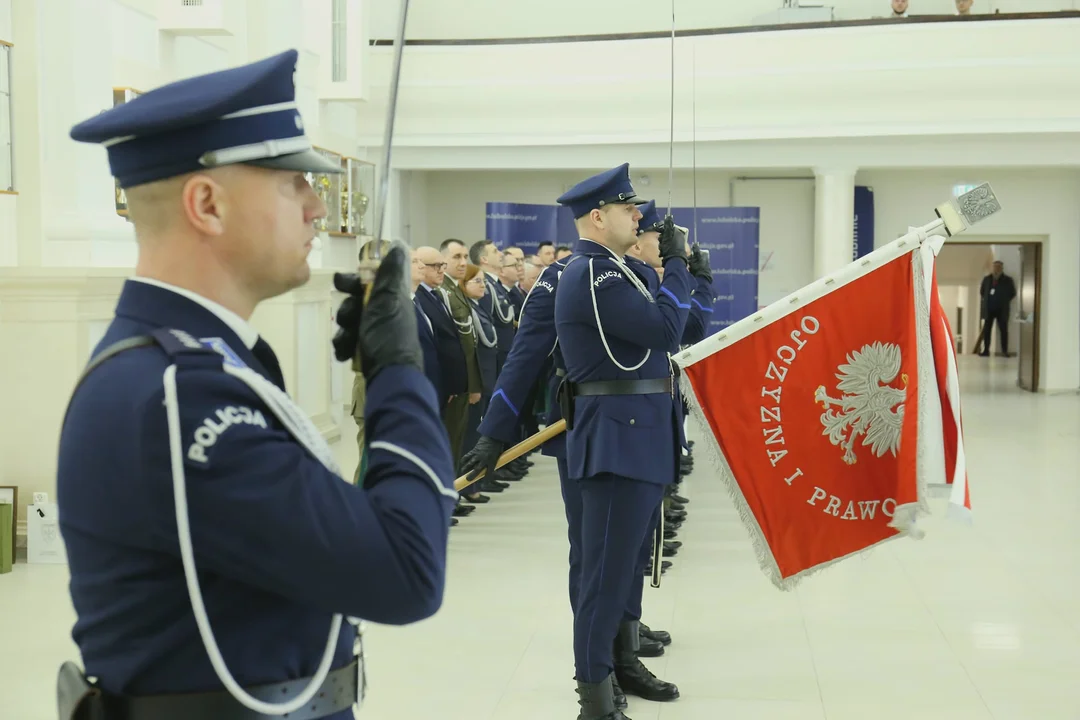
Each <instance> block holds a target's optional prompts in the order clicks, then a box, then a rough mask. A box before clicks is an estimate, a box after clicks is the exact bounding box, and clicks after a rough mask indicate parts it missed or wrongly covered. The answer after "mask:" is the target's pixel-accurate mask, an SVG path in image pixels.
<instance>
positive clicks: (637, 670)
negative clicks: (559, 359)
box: [555, 164, 691, 720]
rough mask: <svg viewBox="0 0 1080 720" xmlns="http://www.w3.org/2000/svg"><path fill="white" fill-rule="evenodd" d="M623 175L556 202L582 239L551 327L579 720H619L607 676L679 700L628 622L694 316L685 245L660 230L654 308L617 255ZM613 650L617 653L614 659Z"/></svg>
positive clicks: (626, 230)
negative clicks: (573, 512) (577, 552)
mask: <svg viewBox="0 0 1080 720" xmlns="http://www.w3.org/2000/svg"><path fill="white" fill-rule="evenodd" d="M643 202H644V201H642V200H639V199H637V197H636V195H635V193H634V189H633V187H632V185H631V184H630V175H629V166H628V164H623V165H620V166H619V167H617V168H614V169H612V170H609V171H607V172H604V173H601V174H600V175H597V176H594V177H592V178H589V179H588V180H585V181H583V182H581V183H579V184H578V185H576V186H574V187H573V188H571V189H570V190H569V191H567V192H566V193H565V194H564V195H563V196H562V197H560V198H559V203H560V204H562V205H566V206H568V207H569V208H570V209H571V211H572V212H573V215H574V218H575V224H576V225H577V228H578V233H579V234H580V236H581V239H580V240H578V242H577V244H576V245H575V248H574V253H575V257H577V259H576V260H575V261H574V262H571V263H570V264H569V265H568V266H567V268H566V270H564V271H563V275H562V278H561V279H560V282H559V292H558V294H557V297H556V300H555V326H556V332H557V334H558V339H559V346H560V348H561V349H562V354H563V358H564V361H565V365H566V378H565V379H564V382H563V385H562V387H561V388H560V398H561V402H562V404H563V413H564V416H565V417H566V418H567V420H568V427H569V431H568V435H567V438H566V464H567V472H568V474H569V476H570V477H572V478H576V479H577V481H578V483H579V485H580V489H581V500H582V530H581V543H582V548H581V558H582V570H581V577H582V586H581V591H580V595H579V597H578V609H577V615H576V617H575V621H574V656H575V665H576V667H577V680H578V688H577V689H578V694H579V703H580V705H581V715H580V717H581V720H597V719H604V720H622V718H624V717H625V716H624V715H623V714H622V713H621V712H620V711H619V710H618V709H617V708H616V707H615V705H614V703H613V700H612V693H611V681H612V674H613V673H614V675H615V677H616V678H617V680H618V682H619V684H620V685H621V686H622V688H623V690H624V691H625V692H626V693H628V694H629V693H634V694H638V695H643V696H647V697H649V698H650V699H653V700H673V699H675V698H677V697H678V696H679V692H678V689H677V688H676V687H675V686H674V685H672V684H671V683H666V682H664V681H662V680H659V679H657V678H656V677H655V676H654V675H652V673H650V672H649V671H648V670H647V669H646V668H645V666H644V665H643V664H642V663H641V661H640V660H638V659H637V656H636V648H637V644H638V637H639V628H638V626H637V623H635V622H627V621H626V620H625V618H624V610H625V605H626V602H627V600H628V596H629V594H630V591H631V585H632V581H633V577H634V575H635V565H636V563H637V558H638V554H639V551H640V549H641V547H642V543H643V542H644V541H645V538H646V536H647V534H648V531H649V525H650V521H651V519H652V518H653V516H654V513H655V512H656V509H657V507H658V506H659V505H660V502H661V499H662V497H663V491H664V486H666V485H669V484H671V482H673V481H674V478H675V475H676V472H677V469H678V442H679V433H678V430H677V428H676V424H677V422H678V415H679V414H678V411H677V409H676V398H675V383H676V378H675V377H674V373H673V369H674V366H673V365H672V364H671V362H670V360H669V358H668V351H669V350H670V348H672V347H674V346H675V345H676V344H677V343H678V341H679V339H680V338H681V337H682V333H683V329H684V327H685V324H686V316H687V313H688V312H689V309H690V291H691V281H690V273H689V270H688V267H687V262H688V258H687V250H686V235H685V233H684V232H682V231H681V230H676V228H675V225H674V223H673V222H672V221H671V220H670V219H669V220H667V221H665V225H664V232H663V233H662V235H661V239H660V255H661V258H662V260H663V266H664V280H663V283H662V284H661V286H660V291H659V293H658V295H657V297H653V295H652V294H651V293H650V292H649V288H648V286H647V285H646V284H645V283H644V282H642V281H641V279H640V278H638V277H637V275H635V274H634V273H633V271H631V270H630V269H629V267H628V266H627V265H626V263H625V261H624V260H623V256H624V255H625V254H626V252H627V250H629V249H630V247H631V246H633V245H634V243H636V242H637V227H638V221H639V220H640V219H641V213H640V211H639V210H638V208H637V205H639V204H643ZM613 648H614V652H613Z"/></svg>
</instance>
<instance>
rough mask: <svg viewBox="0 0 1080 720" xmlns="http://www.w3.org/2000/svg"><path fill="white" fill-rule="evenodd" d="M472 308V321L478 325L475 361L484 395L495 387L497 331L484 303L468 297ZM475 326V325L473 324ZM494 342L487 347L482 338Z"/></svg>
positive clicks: (497, 349) (497, 351) (488, 393)
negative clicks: (491, 345)
mask: <svg viewBox="0 0 1080 720" xmlns="http://www.w3.org/2000/svg"><path fill="white" fill-rule="evenodd" d="M469 303H470V305H472V308H473V321H474V323H476V324H477V325H479V329H478V330H477V333H476V362H477V364H478V365H479V366H480V381H481V383H482V384H483V386H484V395H490V394H491V392H492V390H493V389H494V387H495V379H496V378H497V377H498V375H499V365H498V362H499V360H498V357H499V350H500V349H499V347H498V342H499V338H498V331H497V329H496V325H495V323H494V322H493V321H492V319H491V316H490V315H489V314H488V311H487V309H486V308H485V307H484V303H482V302H477V301H476V300H473V299H471V298H470V299H469ZM474 327H475V326H474ZM481 336H482V337H483V338H485V339H487V340H491V341H494V342H495V347H488V346H487V345H485V344H484V340H483V339H481Z"/></svg>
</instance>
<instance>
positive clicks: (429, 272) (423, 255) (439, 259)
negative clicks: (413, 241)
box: [415, 247, 446, 287]
mask: <svg viewBox="0 0 1080 720" xmlns="http://www.w3.org/2000/svg"><path fill="white" fill-rule="evenodd" d="M415 252H416V259H417V260H419V261H420V262H421V263H422V264H423V266H424V270H423V273H424V279H423V282H424V283H425V284H426V285H429V286H431V287H439V286H440V285H442V283H443V278H444V277H446V258H444V257H443V254H442V253H441V252H439V251H438V250H436V249H435V248H433V247H419V248H416V251H415Z"/></svg>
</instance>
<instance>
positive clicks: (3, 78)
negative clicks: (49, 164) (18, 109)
mask: <svg viewBox="0 0 1080 720" xmlns="http://www.w3.org/2000/svg"><path fill="white" fill-rule="evenodd" d="M12 122H13V117H12V114H11V45H9V44H7V43H5V42H3V41H0V190H12V191H13V190H15V154H14V152H13V151H14V146H13V145H12V143H11V125H12Z"/></svg>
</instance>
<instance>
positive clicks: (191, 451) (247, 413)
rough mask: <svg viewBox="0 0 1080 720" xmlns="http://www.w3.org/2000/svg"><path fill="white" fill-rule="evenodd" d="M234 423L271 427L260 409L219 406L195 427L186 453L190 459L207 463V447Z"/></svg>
mask: <svg viewBox="0 0 1080 720" xmlns="http://www.w3.org/2000/svg"><path fill="white" fill-rule="evenodd" d="M234 425H255V426H258V427H261V428H262V429H263V430H266V429H268V428H269V426H268V425H267V422H266V417H265V416H264V415H263V414H262V411H260V410H253V409H251V408H249V407H246V406H236V405H227V406H225V407H222V408H218V409H217V410H216V411H215V412H214V414H213V415H208V416H207V417H205V418H203V421H202V423H201V424H200V425H199V426H198V427H197V428H195V432H194V433H193V434H192V442H191V444H190V445H188V448H187V452H186V453H185V455H186V456H187V459H188V460H191V461H193V462H198V463H202V464H206V463H207V462H208V458H207V456H206V451H207V449H209V448H211V447H213V446H214V445H215V444H216V443H217V440H218V437H220V436H221V435H222V434H223V433H225V431H226V430H228V429H229V428H231V427H233V426H234Z"/></svg>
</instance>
